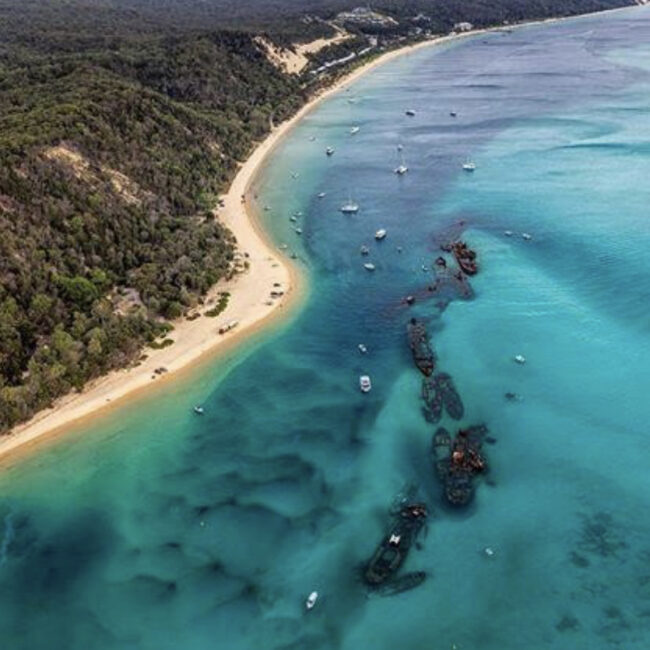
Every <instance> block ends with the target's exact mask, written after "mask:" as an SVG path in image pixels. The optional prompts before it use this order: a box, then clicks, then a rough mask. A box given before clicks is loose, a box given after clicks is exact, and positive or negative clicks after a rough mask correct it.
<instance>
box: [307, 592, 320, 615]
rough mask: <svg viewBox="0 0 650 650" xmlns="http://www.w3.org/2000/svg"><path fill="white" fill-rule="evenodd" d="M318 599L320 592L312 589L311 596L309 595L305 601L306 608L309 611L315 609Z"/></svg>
mask: <svg viewBox="0 0 650 650" xmlns="http://www.w3.org/2000/svg"><path fill="white" fill-rule="evenodd" d="M317 600H318V592H317V591H312V592H311V593H310V594H309V596H307V600H306V601H305V608H306V609H307V611H309V610H310V609H314V605H315V604H316V601H317Z"/></svg>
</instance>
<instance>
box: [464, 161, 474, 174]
mask: <svg viewBox="0 0 650 650" xmlns="http://www.w3.org/2000/svg"><path fill="white" fill-rule="evenodd" d="M463 169H464V170H465V171H466V172H473V171H476V163H475V162H473V161H471V160H468V161H467V162H464V163H463Z"/></svg>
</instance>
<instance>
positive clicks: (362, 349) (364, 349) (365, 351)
mask: <svg viewBox="0 0 650 650" xmlns="http://www.w3.org/2000/svg"><path fill="white" fill-rule="evenodd" d="M357 347H358V348H359V352H361V354H368V348H367V347H366V346H365V345H364V344H363V343H359V345H358V346H357Z"/></svg>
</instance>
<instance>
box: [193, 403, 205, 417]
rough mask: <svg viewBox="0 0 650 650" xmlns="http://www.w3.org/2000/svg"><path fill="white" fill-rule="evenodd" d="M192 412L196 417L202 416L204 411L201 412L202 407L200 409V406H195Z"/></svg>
mask: <svg viewBox="0 0 650 650" xmlns="http://www.w3.org/2000/svg"><path fill="white" fill-rule="evenodd" d="M194 412H195V413H196V414H197V415H203V414H204V413H205V411H204V410H203V407H202V406H199V405H197V406H195V407H194Z"/></svg>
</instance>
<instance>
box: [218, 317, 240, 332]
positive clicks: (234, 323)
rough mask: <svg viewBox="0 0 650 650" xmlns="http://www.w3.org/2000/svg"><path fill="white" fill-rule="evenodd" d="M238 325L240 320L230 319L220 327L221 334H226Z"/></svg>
mask: <svg viewBox="0 0 650 650" xmlns="http://www.w3.org/2000/svg"><path fill="white" fill-rule="evenodd" d="M237 325H239V321H238V320H229V321H228V322H227V323H225V324H224V325H222V326H221V327H220V328H219V334H225V333H226V332H230V330H233V329H235V327H237Z"/></svg>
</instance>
